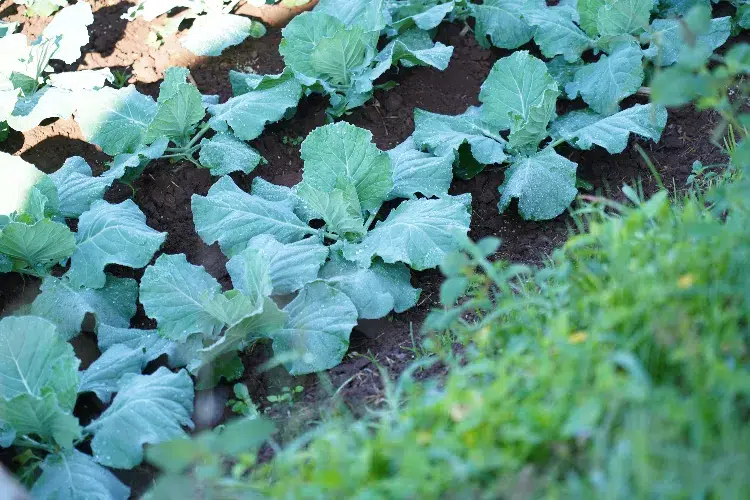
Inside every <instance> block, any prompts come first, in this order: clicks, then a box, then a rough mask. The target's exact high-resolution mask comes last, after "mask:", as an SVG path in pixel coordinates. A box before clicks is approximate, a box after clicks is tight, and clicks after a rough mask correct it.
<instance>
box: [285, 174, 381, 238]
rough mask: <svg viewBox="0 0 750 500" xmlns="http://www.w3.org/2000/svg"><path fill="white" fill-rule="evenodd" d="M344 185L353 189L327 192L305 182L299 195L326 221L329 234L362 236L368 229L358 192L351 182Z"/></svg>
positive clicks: (298, 191)
mask: <svg viewBox="0 0 750 500" xmlns="http://www.w3.org/2000/svg"><path fill="white" fill-rule="evenodd" d="M344 184H348V185H349V186H351V188H350V189H346V188H344V189H339V188H336V189H333V190H331V191H328V192H326V191H322V190H320V189H317V188H314V187H312V186H311V185H309V184H307V183H304V182H303V183H302V184H300V185H299V186H298V188H297V195H298V196H299V197H300V198H302V200H303V201H304V202H305V203H306V204H307V206H308V207H310V209H311V210H312V211H313V212H315V213H316V214H317V215H318V217H320V218H321V219H323V220H324V221H325V223H326V229H327V230H328V231H329V232H332V233H336V234H339V235H342V236H343V235H347V234H350V235H362V234H364V233H365V231H366V229H365V227H364V224H365V221H364V219H363V218H362V208H361V207H360V204H359V199H358V198H357V192H356V190H355V189H354V187H353V185H352V184H351V182H349V183H347V182H346V181H344Z"/></svg>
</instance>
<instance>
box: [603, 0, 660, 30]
mask: <svg viewBox="0 0 750 500" xmlns="http://www.w3.org/2000/svg"><path fill="white" fill-rule="evenodd" d="M654 1H655V0H607V1H606V3H605V4H604V5H602V6H601V7H599V12H598V14H597V17H596V28H597V31H599V34H600V35H602V36H617V35H627V34H631V35H637V34H639V33H643V32H644V31H646V30H647V29H648V25H649V20H650V19H651V11H652V10H653V9H654Z"/></svg>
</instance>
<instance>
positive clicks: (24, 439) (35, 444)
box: [17, 436, 56, 453]
mask: <svg viewBox="0 0 750 500" xmlns="http://www.w3.org/2000/svg"><path fill="white" fill-rule="evenodd" d="M17 443H18V444H21V445H23V446H26V447H28V448H37V449H39V450H44V451H46V452H49V453H55V451H56V450H55V449H54V448H53V447H52V446H50V445H48V444H44V443H40V442H39V441H37V440H35V439H32V438H30V437H29V436H21V437H20V438H18V440H17Z"/></svg>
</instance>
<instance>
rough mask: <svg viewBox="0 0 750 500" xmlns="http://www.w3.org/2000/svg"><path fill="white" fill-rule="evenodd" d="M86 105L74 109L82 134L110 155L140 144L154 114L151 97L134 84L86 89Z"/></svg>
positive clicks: (132, 148) (133, 149) (134, 148)
mask: <svg viewBox="0 0 750 500" xmlns="http://www.w3.org/2000/svg"><path fill="white" fill-rule="evenodd" d="M86 99H87V100H88V102H87V105H86V106H80V107H79V108H78V111H77V112H76V121H77V122H78V125H79V126H80V127H81V132H83V136H84V138H85V139H86V140H87V141H89V142H92V143H94V144H96V145H97V146H99V147H101V148H102V150H103V151H104V152H105V153H107V154H109V155H112V156H115V155H118V154H120V153H134V152H135V151H136V149H137V148H138V147H139V146H141V143H142V142H143V137H144V135H145V133H146V130H147V129H148V125H149V123H151V120H152V119H153V118H154V116H155V115H156V111H157V106H156V103H155V102H154V100H153V99H152V98H151V97H149V96H146V95H143V94H141V93H139V92H138V91H137V90H136V89H135V87H132V86H130V87H123V88H121V89H117V90H116V89H113V88H110V87H104V88H103V89H100V90H97V91H92V92H89V93H88V94H87V95H86Z"/></svg>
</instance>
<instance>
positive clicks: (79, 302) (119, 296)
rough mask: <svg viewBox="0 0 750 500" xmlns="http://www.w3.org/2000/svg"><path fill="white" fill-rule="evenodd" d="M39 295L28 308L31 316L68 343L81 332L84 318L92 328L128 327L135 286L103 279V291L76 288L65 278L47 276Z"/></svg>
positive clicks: (130, 281) (123, 280) (132, 282)
mask: <svg viewBox="0 0 750 500" xmlns="http://www.w3.org/2000/svg"><path fill="white" fill-rule="evenodd" d="M41 292H42V293H40V294H39V295H38V296H37V297H36V299H34V302H33V303H32V304H31V313H32V314H34V315H36V316H41V317H43V318H47V319H48V320H50V321H51V322H52V323H54V324H55V325H56V326H57V331H58V333H59V334H60V335H61V336H62V337H63V338H64V339H71V338H73V337H75V336H76V335H78V333H79V332H80V331H81V325H82V323H83V320H84V318H85V317H86V315H87V314H92V315H93V317H94V319H95V320H96V325H101V324H106V325H110V326H116V327H121V328H123V327H127V326H129V325H130V318H132V317H133V316H135V311H136V299H137V297H138V283H137V282H136V281H135V280H133V279H130V278H116V277H114V276H111V275H107V279H106V281H105V283H104V287H102V288H100V289H91V288H81V287H76V286H74V285H73V284H72V283H71V282H70V280H69V279H68V278H67V277H65V276H63V277H62V278H55V277H54V276H47V277H46V278H44V281H42V286H41Z"/></svg>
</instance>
